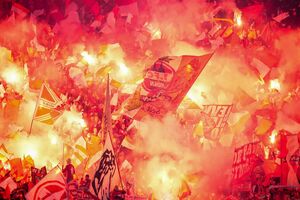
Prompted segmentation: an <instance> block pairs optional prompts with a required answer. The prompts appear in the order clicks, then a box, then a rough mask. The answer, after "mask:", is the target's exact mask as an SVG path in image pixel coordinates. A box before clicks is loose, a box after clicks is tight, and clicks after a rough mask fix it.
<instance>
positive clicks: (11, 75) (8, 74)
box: [2, 68, 21, 84]
mask: <svg viewBox="0 0 300 200" xmlns="http://www.w3.org/2000/svg"><path fill="white" fill-rule="evenodd" d="M2 77H3V78H4V80H5V81H6V82H7V83H9V84H16V83H18V82H20V80H21V74H20V71H19V70H18V69H17V68H7V69H6V70H4V71H3V73H2Z"/></svg>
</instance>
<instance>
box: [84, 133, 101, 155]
mask: <svg viewBox="0 0 300 200" xmlns="http://www.w3.org/2000/svg"><path fill="white" fill-rule="evenodd" d="M102 148H103V145H102V143H101V138H100V137H99V136H97V135H91V137H90V138H88V139H86V152H87V154H88V156H93V155H95V154H96V153H97V152H99V151H102Z"/></svg>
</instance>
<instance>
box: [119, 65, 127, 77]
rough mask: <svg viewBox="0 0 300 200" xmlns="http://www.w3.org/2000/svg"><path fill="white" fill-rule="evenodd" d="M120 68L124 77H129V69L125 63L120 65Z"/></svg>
mask: <svg viewBox="0 0 300 200" xmlns="http://www.w3.org/2000/svg"><path fill="white" fill-rule="evenodd" d="M119 68H120V71H121V73H122V74H123V75H128V74H129V68H128V67H127V66H126V65H125V64H124V63H120V64H119Z"/></svg>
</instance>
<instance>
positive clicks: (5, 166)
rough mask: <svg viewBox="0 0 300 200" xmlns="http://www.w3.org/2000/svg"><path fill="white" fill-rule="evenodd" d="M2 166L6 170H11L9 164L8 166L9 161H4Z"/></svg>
mask: <svg viewBox="0 0 300 200" xmlns="http://www.w3.org/2000/svg"><path fill="white" fill-rule="evenodd" d="M3 168H4V169H6V170H11V166H10V164H9V162H6V163H4V165H3Z"/></svg>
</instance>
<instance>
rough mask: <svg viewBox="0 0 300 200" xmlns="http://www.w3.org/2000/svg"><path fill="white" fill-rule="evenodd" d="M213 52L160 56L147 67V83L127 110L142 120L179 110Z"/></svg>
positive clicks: (145, 79)
mask: <svg viewBox="0 0 300 200" xmlns="http://www.w3.org/2000/svg"><path fill="white" fill-rule="evenodd" d="M212 55H213V54H206V55H203V56H180V57H175V56H171V57H163V58H160V59H158V60H157V61H156V62H155V63H154V64H153V65H152V66H150V67H149V68H148V69H147V70H146V73H145V75H144V81H143V83H142V84H141V85H140V86H139V87H138V88H137V91H136V92H135V94H134V95H133V97H132V98H130V99H129V101H128V104H127V105H126V106H125V109H124V111H125V114H127V115H128V116H129V117H132V118H134V119H135V120H141V119H142V118H143V117H145V116H147V115H150V116H152V117H156V118H160V117H163V116H164V115H165V114H166V113H167V112H172V111H174V110H176V109H177V107H178V106H179V104H180V103H181V101H182V100H183V98H184V97H185V96H186V94H187V92H188V91H189V89H190V88H191V87H192V85H193V84H194V82H195V81H196V79H197V78H198V76H199V75H200V73H201V71H202V70H203V69H204V67H205V66H206V64H207V63H208V61H209V60H210V58H211V57H212Z"/></svg>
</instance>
